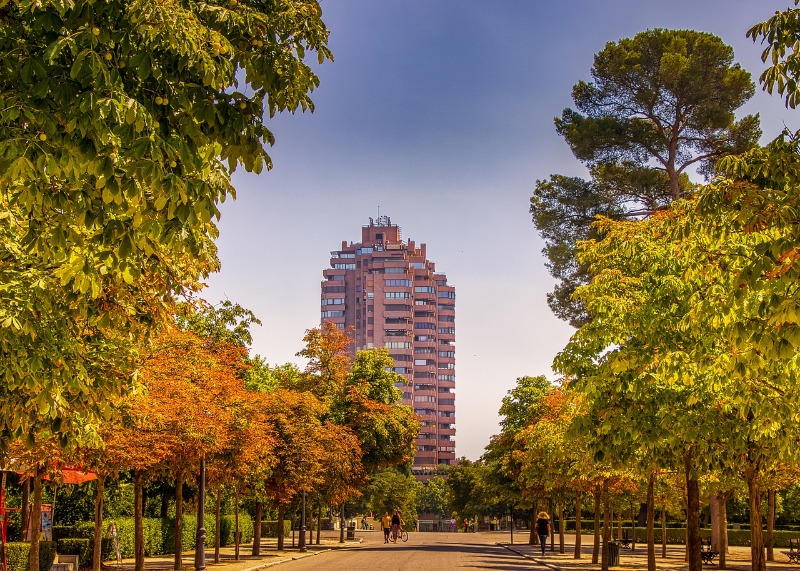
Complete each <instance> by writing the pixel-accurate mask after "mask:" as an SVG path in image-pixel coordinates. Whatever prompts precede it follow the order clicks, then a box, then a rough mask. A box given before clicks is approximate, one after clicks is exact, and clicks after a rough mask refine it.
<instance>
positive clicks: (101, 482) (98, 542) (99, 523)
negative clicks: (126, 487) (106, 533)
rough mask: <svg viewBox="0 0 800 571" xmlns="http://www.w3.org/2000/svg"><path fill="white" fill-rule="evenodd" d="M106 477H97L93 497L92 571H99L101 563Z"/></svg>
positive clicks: (99, 475) (101, 475)
mask: <svg viewBox="0 0 800 571" xmlns="http://www.w3.org/2000/svg"><path fill="white" fill-rule="evenodd" d="M105 485H106V477H105V475H103V474H98V475H97V493H96V494H95V496H94V540H93V542H94V551H93V552H92V571H100V565H101V564H102V562H103V553H102V552H103V494H104V493H105Z"/></svg>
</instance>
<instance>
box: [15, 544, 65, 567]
mask: <svg viewBox="0 0 800 571" xmlns="http://www.w3.org/2000/svg"><path fill="white" fill-rule="evenodd" d="M30 554H31V544H30V543H27V542H23V541H10V542H8V543H6V562H7V563H8V571H28V568H29V567H30ZM55 557H56V544H55V542H53V541H40V542H39V571H50V566H51V565H52V564H53V561H54V560H55Z"/></svg>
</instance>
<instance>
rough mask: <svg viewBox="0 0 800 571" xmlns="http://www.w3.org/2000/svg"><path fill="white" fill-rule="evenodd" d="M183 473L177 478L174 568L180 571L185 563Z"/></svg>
mask: <svg viewBox="0 0 800 571" xmlns="http://www.w3.org/2000/svg"><path fill="white" fill-rule="evenodd" d="M182 556H183V474H179V475H178V477H177V478H175V559H174V561H173V564H172V568H173V569H174V570H175V571H180V569H181V565H183V557H182Z"/></svg>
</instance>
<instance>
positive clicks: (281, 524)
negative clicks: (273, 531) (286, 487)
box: [277, 503, 286, 551]
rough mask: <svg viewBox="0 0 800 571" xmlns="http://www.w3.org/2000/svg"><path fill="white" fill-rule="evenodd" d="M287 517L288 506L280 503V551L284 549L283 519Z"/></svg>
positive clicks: (278, 533) (278, 532)
mask: <svg viewBox="0 0 800 571" xmlns="http://www.w3.org/2000/svg"><path fill="white" fill-rule="evenodd" d="M285 518H286V508H285V507H284V505H283V504H282V503H281V504H278V531H277V535H278V551H283V539H284V538H283V520H284V519H285Z"/></svg>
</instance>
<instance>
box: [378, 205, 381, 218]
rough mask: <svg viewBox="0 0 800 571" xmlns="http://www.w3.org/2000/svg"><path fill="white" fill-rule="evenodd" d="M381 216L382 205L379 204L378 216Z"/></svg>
mask: <svg viewBox="0 0 800 571" xmlns="http://www.w3.org/2000/svg"><path fill="white" fill-rule="evenodd" d="M380 217H381V207H380V205H378V218H380Z"/></svg>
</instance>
